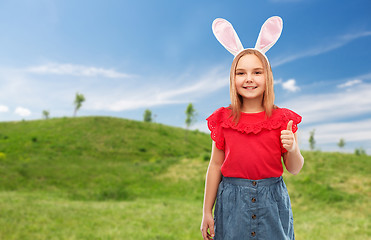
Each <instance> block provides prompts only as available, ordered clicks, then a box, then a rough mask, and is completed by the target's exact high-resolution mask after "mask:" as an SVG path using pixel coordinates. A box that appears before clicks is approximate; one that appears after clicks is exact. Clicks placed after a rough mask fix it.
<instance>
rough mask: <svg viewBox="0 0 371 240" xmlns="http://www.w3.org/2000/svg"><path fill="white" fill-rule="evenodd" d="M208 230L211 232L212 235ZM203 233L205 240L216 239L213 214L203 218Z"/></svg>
mask: <svg viewBox="0 0 371 240" xmlns="http://www.w3.org/2000/svg"><path fill="white" fill-rule="evenodd" d="M208 230H210V233H209V231H208ZM201 232H202V237H203V238H204V240H211V239H213V238H214V236H215V232H214V219H213V216H212V215H211V214H208V215H204V216H203V217H202V223H201Z"/></svg>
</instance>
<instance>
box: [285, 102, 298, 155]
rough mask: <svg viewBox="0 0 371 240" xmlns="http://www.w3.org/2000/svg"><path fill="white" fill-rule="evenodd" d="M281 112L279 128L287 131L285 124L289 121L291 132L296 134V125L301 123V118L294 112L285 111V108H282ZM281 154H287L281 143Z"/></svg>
mask: <svg viewBox="0 0 371 240" xmlns="http://www.w3.org/2000/svg"><path fill="white" fill-rule="evenodd" d="M282 110H283V113H282V114H283V116H282V118H283V120H284V121H283V125H282V126H281V130H286V129H287V124H288V123H289V121H290V120H292V121H293V123H292V132H293V133H296V132H297V131H298V124H299V123H300V122H301V120H302V117H301V116H300V115H299V114H297V113H295V112H294V111H291V110H289V109H286V108H282ZM281 152H282V154H283V153H285V152H287V150H286V149H285V148H284V147H283V146H282V143H281Z"/></svg>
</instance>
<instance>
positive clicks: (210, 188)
mask: <svg viewBox="0 0 371 240" xmlns="http://www.w3.org/2000/svg"><path fill="white" fill-rule="evenodd" d="M223 161H224V151H223V150H220V149H218V148H217V147H216V146H215V142H214V141H213V145H212V151H211V159H210V163H209V167H208V169H207V173H206V183H205V196H204V207H203V217H202V223H201V232H202V237H203V238H204V240H210V239H212V238H213V237H214V235H215V232H214V219H213V215H212V209H213V206H214V203H215V198H216V194H217V191H218V186H219V183H220V181H221V178H222V174H221V171H220V168H221V166H222V164H223ZM208 230H210V232H208Z"/></svg>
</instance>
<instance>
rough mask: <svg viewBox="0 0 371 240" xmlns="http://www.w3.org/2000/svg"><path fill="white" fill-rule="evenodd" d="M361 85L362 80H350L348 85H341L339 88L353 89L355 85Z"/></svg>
mask: <svg viewBox="0 0 371 240" xmlns="http://www.w3.org/2000/svg"><path fill="white" fill-rule="evenodd" d="M360 83H362V80H359V79H355V80H349V81H347V82H346V83H343V84H339V85H338V87H339V88H345V87H351V86H353V85H356V84H360Z"/></svg>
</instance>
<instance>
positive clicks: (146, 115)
mask: <svg viewBox="0 0 371 240" xmlns="http://www.w3.org/2000/svg"><path fill="white" fill-rule="evenodd" d="M143 121H145V122H152V112H151V110H149V109H146V110H145V111H144V114H143Z"/></svg>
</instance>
